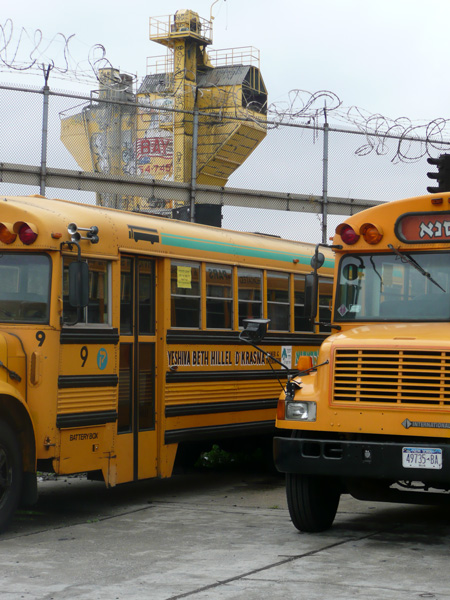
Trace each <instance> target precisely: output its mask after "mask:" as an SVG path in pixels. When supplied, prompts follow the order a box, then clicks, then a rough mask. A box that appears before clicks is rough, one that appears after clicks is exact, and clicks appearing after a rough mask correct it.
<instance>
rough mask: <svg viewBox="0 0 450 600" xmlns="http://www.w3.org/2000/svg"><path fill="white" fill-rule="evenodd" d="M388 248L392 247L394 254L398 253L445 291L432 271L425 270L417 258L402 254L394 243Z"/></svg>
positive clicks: (402, 258)
mask: <svg viewBox="0 0 450 600" xmlns="http://www.w3.org/2000/svg"><path fill="white" fill-rule="evenodd" d="M388 248H390V249H391V250H392V252H394V254H396V255H397V256H398V257H399V258H400V260H401V261H402V263H408V264H409V265H411V266H412V267H414V268H415V269H416V270H417V271H419V273H420V274H421V275H423V276H424V277H426V278H427V279H429V280H430V281H431V283H434V285H435V286H437V287H438V288H439V289H440V290H442V291H443V292H445V290H444V288H443V287H442V286H440V285H439V283H438V282H437V281H436V280H435V279H433V278H432V277H431V273H428V271H425V269H424V268H423V267H421V266H420V265H419V263H418V262H417V261H416V260H414V258H412V257H411V256H409V254H402V253H401V252H400V251H399V250H397V248H394V246H393V245H392V244H388Z"/></svg>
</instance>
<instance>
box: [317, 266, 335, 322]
mask: <svg viewBox="0 0 450 600" xmlns="http://www.w3.org/2000/svg"><path fill="white" fill-rule="evenodd" d="M332 298H333V282H332V281H331V279H323V278H321V279H319V321H320V322H321V323H330V321H331V301H332ZM319 331H320V332H321V333H330V332H331V327H330V326H329V325H319Z"/></svg>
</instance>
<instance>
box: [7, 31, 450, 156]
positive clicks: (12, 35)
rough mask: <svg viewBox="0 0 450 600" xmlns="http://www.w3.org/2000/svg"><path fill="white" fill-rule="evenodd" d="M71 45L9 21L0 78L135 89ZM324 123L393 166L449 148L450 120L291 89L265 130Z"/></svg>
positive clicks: (97, 48)
mask: <svg viewBox="0 0 450 600" xmlns="http://www.w3.org/2000/svg"><path fill="white" fill-rule="evenodd" d="M74 42H75V34H72V35H69V36H66V35H64V34H63V33H57V34H55V35H53V36H52V37H51V38H50V39H47V38H46V37H45V36H44V34H43V32H42V30H41V29H36V30H35V31H34V33H33V34H32V35H30V34H29V33H28V32H27V30H26V29H25V28H23V27H22V28H21V29H20V30H19V31H18V32H17V30H16V29H15V28H14V23H13V21H12V20H11V19H6V21H5V22H4V24H0V72H19V73H21V74H24V73H33V74H37V73H38V72H39V73H41V74H42V71H43V70H44V74H45V72H46V73H47V78H48V74H49V72H50V71H51V72H52V77H57V78H63V79H70V80H71V81H73V80H75V81H77V82H79V83H84V84H86V83H87V84H91V85H92V84H93V83H94V82H96V83H97V82H100V83H101V85H102V86H103V87H108V86H110V87H111V88H114V87H116V86H117V85H118V84H121V86H122V89H125V87H127V88H130V91H131V88H134V87H135V86H136V85H137V83H138V81H137V77H136V76H135V75H133V74H129V73H126V74H125V73H123V71H122V72H119V70H118V69H116V68H114V66H113V64H112V63H111V62H110V60H109V59H108V57H107V52H106V48H105V47H104V46H103V45H102V44H94V45H93V46H91V47H90V48H89V50H88V56H87V59H86V60H84V61H78V60H76V58H75V57H74V54H73V53H72V51H71V47H72V45H73V44H74ZM55 55H58V56H59V59H58V60H55V59H54V58H53V56H55ZM108 69H109V70H110V74H109V75H108ZM44 76H45V75H44ZM123 86H125V87H123ZM221 91H222V99H221V102H222V103H223V107H225V106H226V105H229V104H230V100H231V102H232V103H234V105H235V109H236V111H235V114H236V115H241V116H242V115H244V116H245V114H246V115H247V118H249V119H255V110H256V112H261V106H259V105H258V106H256V105H255V106H253V104H252V103H250V104H249V105H248V106H247V110H245V108H244V109H243V106H242V97H241V94H237V93H234V92H233V91H232V90H230V89H225V88H223V89H222V90H221ZM177 93H178V92H177ZM216 100H217V98H216ZM256 120H258V119H256ZM258 122H260V123H261V121H259V120H258ZM325 122H327V123H329V124H331V125H332V124H333V123H343V124H345V126H346V127H347V128H348V127H350V128H352V129H351V130H348V131H351V132H352V133H356V132H357V133H359V134H361V135H363V136H364V137H365V143H364V144H362V145H360V146H359V147H358V148H357V149H356V150H355V154H356V155H358V156H367V155H369V154H372V153H375V154H377V155H380V156H382V155H387V154H388V153H389V152H391V150H392V144H393V143H395V147H394V155H393V158H392V159H391V161H392V162H393V163H397V162H406V163H407V162H417V161H419V160H420V159H421V158H423V157H424V156H432V155H434V154H436V152H443V151H444V152H445V151H446V150H448V149H449V147H450V119H444V118H437V119H434V120H432V121H429V122H422V123H419V122H413V121H412V120H411V119H409V118H408V117H399V118H396V119H391V118H389V117H386V116H384V115H381V114H373V113H369V112H368V111H365V110H363V109H361V108H358V107H357V106H351V107H350V108H346V107H344V106H343V102H342V100H341V99H340V98H339V97H338V95H337V94H335V93H334V92H332V91H329V90H320V91H318V92H313V93H311V92H308V91H306V90H300V89H293V90H291V91H289V92H288V99H287V100H286V101H281V102H274V103H272V104H270V105H269V106H268V107H267V127H268V129H270V128H277V127H281V126H293V125H295V126H301V125H303V126H308V127H310V128H312V129H313V131H314V135H315V136H316V138H317V136H318V135H319V132H320V130H321V129H322V125H321V123H325Z"/></svg>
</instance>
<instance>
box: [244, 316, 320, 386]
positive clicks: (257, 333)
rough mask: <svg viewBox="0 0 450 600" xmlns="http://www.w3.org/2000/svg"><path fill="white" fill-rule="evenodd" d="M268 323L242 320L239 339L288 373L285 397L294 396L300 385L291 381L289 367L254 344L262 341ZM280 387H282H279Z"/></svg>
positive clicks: (305, 370) (300, 373) (303, 371)
mask: <svg viewBox="0 0 450 600" xmlns="http://www.w3.org/2000/svg"><path fill="white" fill-rule="evenodd" d="M269 322H270V319H244V324H245V329H243V330H242V331H241V332H240V333H239V339H240V340H241V341H242V342H245V343H246V344H250V346H253V348H256V350H258V351H259V352H262V354H264V356H267V358H268V359H269V360H270V361H273V362H276V363H277V364H278V365H280V366H281V367H283V369H286V371H287V372H288V375H287V379H288V380H287V383H286V395H288V394H294V393H295V388H296V387H297V388H299V387H300V385H299V383H297V382H295V381H292V377H293V376H294V375H293V374H292V373H291V369H289V367H287V366H286V365H285V364H284V363H282V362H281V361H280V360H278V359H277V358H275V357H274V356H272V354H270V352H266V351H265V350H263V349H262V348H261V347H260V346H258V345H257V344H256V342H259V341H261V340H262V339H263V337H264V335H265V334H266V332H267V327H268V325H269ZM269 364H270V362H269ZM327 364H328V360H326V361H325V362H323V363H320V365H314V366H313V367H309V368H308V369H303V370H301V371H297V372H296V373H295V377H297V376H299V375H307V374H308V373H312V372H313V371H316V370H317V368H318V367H322V366H324V365H327ZM280 384H281V382H280ZM281 387H283V386H281Z"/></svg>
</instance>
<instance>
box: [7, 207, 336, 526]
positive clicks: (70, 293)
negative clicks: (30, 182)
mask: <svg viewBox="0 0 450 600" xmlns="http://www.w3.org/2000/svg"><path fill="white" fill-rule="evenodd" d="M0 215H1V220H0V281H1V284H2V285H1V287H0V528H4V527H5V526H6V525H7V523H8V521H9V520H10V518H11V516H12V514H13V513H14V510H15V509H16V507H17V505H18V503H19V502H21V501H22V502H28V503H30V502H32V501H33V500H35V499H36V497H37V496H36V495H37V486H36V472H37V471H38V470H39V471H50V472H54V473H56V474H60V475H61V474H70V473H79V472H87V473H88V474H89V476H90V477H100V478H103V479H104V481H105V483H106V485H108V486H114V485H116V484H119V483H123V482H128V481H134V480H139V479H144V478H150V477H169V476H170V475H171V473H172V468H173V464H174V460H175V456H176V452H177V448H178V445H179V444H180V443H181V442H191V441H195V440H218V439H220V438H222V437H225V436H249V435H252V434H261V433H266V432H269V431H271V429H272V427H273V426H274V419H275V408H276V403H277V397H278V395H279V382H278V380H277V377H280V376H281V378H282V379H283V378H284V379H285V378H286V374H287V373H288V371H289V370H292V369H294V367H295V364H296V361H297V358H298V357H299V356H300V355H302V354H309V355H311V356H315V355H316V354H317V350H318V347H319V344H320V342H321V341H322V340H323V339H324V338H325V337H326V335H327V331H326V328H324V327H322V330H321V329H320V328H321V326H318V325H314V326H313V327H311V326H310V322H309V320H308V319H307V317H306V315H305V309H304V294H305V274H306V273H308V272H309V271H310V267H309V263H310V259H311V256H312V254H313V251H314V248H313V246H311V245H308V244H302V243H297V242H289V241H283V240H280V239H276V238H273V237H270V236H262V235H258V234H245V233H237V232H233V231H226V230H222V229H218V228H214V227H208V226H202V225H196V224H191V223H184V222H180V221H174V220H170V219H163V218H158V217H151V216H148V215H142V214H138V213H134V212H124V211H117V210H113V209H107V208H100V207H94V206H87V205H83V204H76V203H72V202H66V201H62V200H50V199H46V198H43V197H40V196H32V197H4V196H3V197H0ZM332 266H333V265H332V258H331V254H330V255H329V256H328V258H327V261H326V263H325V265H324V267H323V268H322V269H321V279H320V281H321V288H320V290H321V292H320V302H319V304H320V310H321V313H322V314H321V318H322V320H324V321H326V320H328V321H329V315H327V312H328V313H329V299H330V297H331V287H332V284H331V273H332ZM248 318H269V319H271V326H270V327H271V329H270V331H269V335H268V337H267V338H266V340H265V342H264V349H265V351H267V352H270V354H271V355H272V356H273V357H274V358H276V359H277V360H279V361H280V362H282V363H283V364H285V365H286V366H287V367H288V369H287V370H283V369H282V367H281V366H280V365H279V364H277V363H273V364H269V362H268V361H267V357H266V355H265V354H264V353H262V352H259V351H258V350H255V349H253V348H251V347H250V346H246V345H243V344H242V343H240V342H239V339H238V338H239V331H240V330H242V324H243V321H244V319H248Z"/></svg>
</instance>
